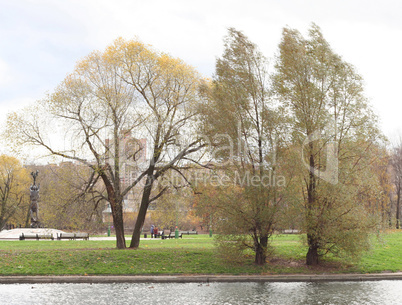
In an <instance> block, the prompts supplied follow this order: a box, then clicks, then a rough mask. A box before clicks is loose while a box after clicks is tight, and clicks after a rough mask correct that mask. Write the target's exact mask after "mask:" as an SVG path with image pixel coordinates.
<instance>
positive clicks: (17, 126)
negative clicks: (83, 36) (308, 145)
mask: <svg viewBox="0 0 402 305" xmlns="http://www.w3.org/2000/svg"><path fill="white" fill-rule="evenodd" d="M117 72H118V67H117V66H116V65H114V64H113V62H111V61H110V60H109V59H108V57H107V52H103V53H102V52H93V53H91V54H90V55H88V56H87V57H86V58H84V59H83V60H81V61H79V62H78V64H77V65H76V68H75V69H74V71H73V72H72V73H71V74H70V75H68V76H67V77H66V78H65V79H64V81H62V83H61V84H60V85H59V86H58V87H57V88H56V89H55V90H54V92H53V93H52V94H50V95H49V96H47V97H46V98H44V99H43V100H42V101H39V102H37V103H36V104H35V105H32V106H29V107H28V108H27V109H24V110H23V111H21V112H19V113H13V114H10V115H9V117H8V132H7V134H8V139H9V140H10V141H14V143H15V144H16V146H19V145H33V146H39V147H40V148H42V149H44V153H46V154H48V155H52V156H58V157H61V158H63V159H70V160H75V161H78V162H80V163H82V164H85V165H87V166H88V167H89V168H90V169H91V170H92V179H94V181H97V180H98V179H101V180H102V181H103V184H104V185H105V188H106V193H107V194H106V196H105V198H106V200H107V201H108V202H109V203H110V206H111V210H112V216H113V224H114V228H115V231H116V244H117V248H119V249H122V248H125V247H126V243H125V238H124V223H123V206H122V202H123V198H124V196H125V194H127V193H128V191H129V190H130V189H131V188H132V187H133V186H134V185H135V183H137V182H138V180H136V181H135V182H134V183H133V184H132V185H129V186H127V187H126V188H125V189H123V188H122V185H121V181H120V167H121V162H120V150H121V148H120V142H121V141H120V140H121V136H122V133H124V132H127V131H129V130H132V129H133V128H135V127H137V126H138V123H139V119H138V117H136V116H135V114H134V109H135V105H136V98H135V95H134V92H133V90H132V89H131V88H130V87H127V86H126V84H125V82H124V81H123V80H122V79H121V78H120V77H119V76H118V73H117ZM106 139H111V140H110V141H106ZM91 184H92V183H89V184H88V185H91Z"/></svg>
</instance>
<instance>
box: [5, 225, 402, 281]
mask: <svg viewBox="0 0 402 305" xmlns="http://www.w3.org/2000/svg"><path fill="white" fill-rule="evenodd" d="M301 239H302V236H300V235H275V236H274V237H273V240H272V245H273V248H274V251H273V253H272V256H271V257H270V258H269V262H268V263H267V264H266V266H264V267H258V266H255V265H254V264H253V256H252V255H248V257H247V260H246V261H245V262H244V263H243V264H233V263H232V262H228V261H224V260H222V259H221V258H220V256H219V255H218V253H217V251H216V249H215V245H214V242H213V238H210V237H209V236H208V235H199V236H191V237H190V236H184V237H183V239H178V240H175V239H168V240H160V239H155V240H142V241H141V244H140V248H139V249H138V250H131V249H127V250H117V249H115V241H93V240H89V241H82V240H80V241H0V274H1V275H157V274H184V275H186V274H290V273H351V272H355V273H373V272H383V271H392V272H395V271H402V232H390V233H387V234H384V235H382V237H381V238H380V240H377V239H374V238H373V248H372V250H370V251H369V252H368V253H366V254H364V255H363V257H362V259H361V260H360V261H359V262H357V263H351V262H343V261H341V260H339V259H337V258H329V259H328V260H327V261H325V262H324V264H323V266H320V267H316V268H309V267H307V266H305V265H304V256H305V253H306V247H305V246H304V245H303V244H302V243H301V242H300V241H301ZM127 243H129V240H128V241H127Z"/></svg>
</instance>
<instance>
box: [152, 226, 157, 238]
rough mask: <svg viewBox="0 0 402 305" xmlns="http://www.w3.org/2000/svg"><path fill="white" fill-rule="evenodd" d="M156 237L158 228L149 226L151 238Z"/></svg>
mask: <svg viewBox="0 0 402 305" xmlns="http://www.w3.org/2000/svg"><path fill="white" fill-rule="evenodd" d="M154 237H158V227H155V226H154V225H152V226H151V238H154Z"/></svg>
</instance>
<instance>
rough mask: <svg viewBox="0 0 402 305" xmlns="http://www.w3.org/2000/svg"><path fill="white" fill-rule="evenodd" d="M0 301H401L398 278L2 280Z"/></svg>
mask: <svg viewBox="0 0 402 305" xmlns="http://www.w3.org/2000/svg"><path fill="white" fill-rule="evenodd" d="M0 304H13V305H14V304H16V305H17V304H18V305H25V304H39V305H40V304H56V305H57V304H60V305H62V304H63V305H64V304H65V305H68V304H96V305H102V304H144V305H147V304H157V305H162V304H175V305H180V304H186V305H187V304H200V305H201V304H202V305H207V304H228V305H229V304H278V305H287V304H289V305H290V304H292V305H295V304H306V305H307V304H308V305H310V304H359V305H360V304H381V305H384V304H386V305H393V304H402V281H399V280H397V281H374V282H373V281H366V282H293V283H279V282H274V283H209V284H205V283H202V284H201V283H200V284H197V283H154V284H152V283H142V284H141V283H131V284H130V283H118V284H1V285H0Z"/></svg>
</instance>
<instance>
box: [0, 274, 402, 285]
mask: <svg viewBox="0 0 402 305" xmlns="http://www.w3.org/2000/svg"><path fill="white" fill-rule="evenodd" d="M380 280H402V272H398V273H378V274H319V275H314V274H308V275H307V274H303V275H300V274H297V275H156V276H146V275H133V276H128V275H122V276H116V275H108V276H105V275H102V276H97V275H96V276H95V275H94V276H0V284H17V283H18V284H24V283H29V284H34V283H191V282H197V283H210V282H227V283H228V282H329V281H380Z"/></svg>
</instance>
